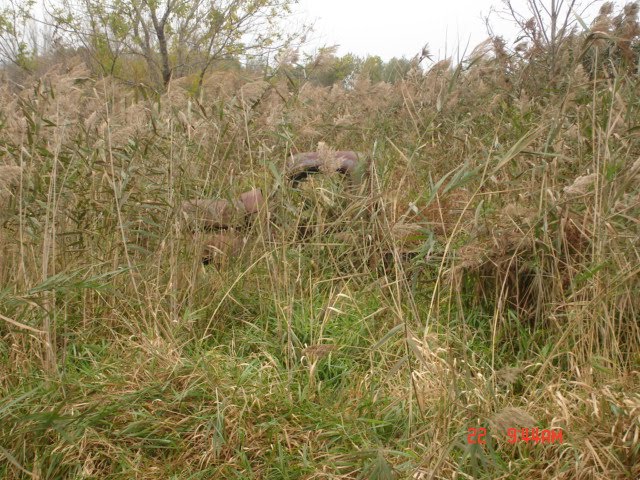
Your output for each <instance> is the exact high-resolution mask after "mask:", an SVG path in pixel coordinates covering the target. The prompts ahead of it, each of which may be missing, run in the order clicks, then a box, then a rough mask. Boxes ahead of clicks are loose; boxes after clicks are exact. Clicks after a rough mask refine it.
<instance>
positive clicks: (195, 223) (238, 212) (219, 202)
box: [181, 188, 264, 230]
mask: <svg viewBox="0 0 640 480" xmlns="http://www.w3.org/2000/svg"><path fill="white" fill-rule="evenodd" d="M263 203H264V198H263V196H262V192H261V191H260V189H257V188H254V189H253V190H249V191H248V192H244V193H242V194H241V195H240V197H239V198H238V199H237V200H234V201H229V200H224V199H206V198H193V199H190V200H185V201H183V202H182V205H181V211H182V215H183V216H184V218H185V219H186V220H187V221H188V222H189V224H190V225H191V227H192V228H193V229H196V230H224V229H228V228H232V227H240V226H242V225H244V224H245V223H246V221H247V217H250V216H251V215H253V214H255V213H257V212H258V210H259V209H260V207H261V206H262V204H263Z"/></svg>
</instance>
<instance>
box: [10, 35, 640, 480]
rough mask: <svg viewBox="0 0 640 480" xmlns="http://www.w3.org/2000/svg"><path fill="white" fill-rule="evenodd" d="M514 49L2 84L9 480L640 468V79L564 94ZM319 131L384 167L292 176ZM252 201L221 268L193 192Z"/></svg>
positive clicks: (604, 76) (611, 472) (572, 473)
mask: <svg viewBox="0 0 640 480" xmlns="http://www.w3.org/2000/svg"><path fill="white" fill-rule="evenodd" d="M578 40H579V39H575V41H574V42H568V43H567V45H568V46H567V47H566V48H574V46H575V45H578V47H580V48H579V49H580V51H583V50H584V45H591V44H589V43H588V38H587V40H585V41H584V42H585V43H580V42H579V41H578ZM499 47H500V45H499V44H497V45H496V44H491V43H488V44H485V45H483V46H482V47H481V48H479V49H476V50H474V53H473V54H472V56H471V57H470V59H469V60H468V61H467V62H463V63H461V64H460V65H457V66H452V65H451V63H450V62H441V63H438V64H435V65H433V66H432V67H431V68H430V69H429V70H428V71H426V72H424V73H419V72H415V73H412V74H411V75H409V76H408V77H407V78H406V79H405V80H404V81H401V82H398V83H397V84H395V85H388V84H385V83H377V84H372V83H371V82H369V81H368V80H365V79H360V80H358V81H356V82H355V84H354V86H353V88H350V89H345V88H342V87H340V86H334V87H333V88H321V87H317V86H313V85H311V84H305V85H302V87H301V88H300V89H299V90H296V92H295V95H289V93H288V86H287V83H286V81H285V80H282V79H279V78H278V77H277V76H276V77H273V78H272V79H271V80H270V81H266V80H262V79H256V78H237V77H236V76H237V75H238V74H237V73H226V74H219V73H216V74H214V75H213V76H215V78H213V76H212V79H209V80H208V81H205V82H204V88H203V91H202V92H201V94H200V95H199V96H197V97H194V96H192V95H191V94H190V93H189V92H188V90H187V89H186V88H183V87H184V86H182V85H181V83H180V80H179V79H178V80H176V81H175V82H174V84H173V85H171V86H170V89H169V92H168V93H167V94H165V95H163V96H160V97H157V96H152V95H150V94H148V92H145V91H144V90H140V89H138V90H132V89H130V88H125V87H123V86H120V85H118V84H117V83H116V82H113V81H111V80H110V79H108V78H107V79H95V78H93V77H92V76H91V74H90V72H88V71H87V70H86V68H85V67H84V66H83V65H81V64H80V63H77V61H76V60H74V59H70V60H68V65H61V66H58V67H55V68H53V69H52V70H51V71H50V72H48V73H47V74H46V75H44V76H43V77H42V78H38V79H33V82H32V84H30V85H29V86H28V87H25V88H24V89H22V90H19V91H17V90H15V88H13V87H11V86H9V85H4V86H3V87H2V92H1V96H2V104H1V105H2V107H0V108H1V109H2V110H1V112H2V114H1V115H2V124H1V125H2V128H1V129H0V142H1V143H0V148H1V151H2V162H3V163H4V164H6V166H3V167H0V175H1V176H2V177H1V178H0V186H1V187H2V190H1V196H0V199H1V201H2V222H3V223H2V228H1V230H0V258H1V265H0V281H1V283H0V315H1V316H0V337H1V338H2V342H0V392H2V395H1V397H2V401H1V402H0V432H1V435H0V458H1V460H0V476H2V477H3V478H7V479H12V478H23V477H24V478H27V477H32V478H42V479H44V478H46V479H54V478H123V479H125V478H127V479H128V478H149V479H152V478H153V479H157V478H192V479H196V478H203V479H204V478H273V479H281V478H372V479H373V478H378V479H388V478H415V479H428V478H511V477H515V476H522V475H528V476H529V477H531V478H567V479H573V478H585V479H587V478H594V479H595V478H637V477H638V476H639V475H640V470H639V469H638V468H639V467H638V466H639V465H640V443H639V442H638V438H639V435H640V423H639V421H638V418H640V396H639V389H638V380H639V379H638V369H639V367H640V364H639V361H640V353H639V352H640V348H639V347H640V345H639V343H640V327H639V326H638V315H639V311H640V303H639V299H640V296H639V293H640V291H639V288H638V287H639V285H638V282H639V280H638V279H640V275H638V274H639V273H640V272H639V270H638V265H639V263H640V262H639V260H640V251H639V250H638V243H637V239H638V236H639V234H640V228H639V227H640V225H639V223H638V218H640V204H639V200H640V197H639V194H640V193H639V192H640V167H639V165H640V164H639V163H638V160H637V159H638V157H639V155H640V148H639V145H638V136H637V128H638V123H639V122H638V119H639V118H640V117H639V115H638V113H639V112H638V109H639V105H638V101H637V93H636V92H637V88H638V79H637V75H632V74H627V73H623V72H619V74H618V75H617V76H611V75H610V74H609V73H606V72H604V71H602V72H601V71H598V70H594V71H593V72H591V73H589V72H585V67H584V66H583V63H582V62H581V61H579V59H576V58H575V57H571V56H570V55H568V54H567V55H566V56H564V57H561V58H562V61H563V62H565V63H564V64H563V65H562V68H559V69H558V71H557V73H556V75H557V80H558V82H557V85H558V86H554V88H550V89H549V90H545V89H544V88H543V87H541V86H540V82H539V81H537V80H538V79H536V78H535V74H532V73H531V71H530V69H528V68H527V64H526V62H524V61H521V62H520V63H519V62H517V61H514V60H507V59H505V58H504V57H503V56H501V55H498V54H497V53H500V52H499V51H498V50H495V49H498V48H499ZM578 47H575V48H578ZM590 48H591V49H590V50H588V52H589V55H591V57H589V58H598V57H597V54H598V53H597V52H600V54H602V52H603V50H602V49H600V50H597V49H596V47H595V46H593V45H591V46H590ZM496 52H497V53H496ZM571 58H574V59H573V60H571ZM507 62H510V63H507ZM595 64H596V65H600V64H601V63H598V62H595ZM603 68H604V67H603ZM605 70H606V69H605ZM607 71H608V70H607ZM64 72H68V73H64ZM505 79H508V80H509V82H506V83H505ZM208 88H209V89H210V90H207V89H208ZM258 100H259V101H258ZM318 142H326V144H327V145H328V146H329V147H332V148H352V149H354V150H360V151H364V152H367V153H368V154H369V155H370V157H371V159H372V161H371V164H370V166H369V168H368V169H367V171H366V172H361V175H360V176H359V178H358V179H357V181H355V182H352V181H349V180H347V179H344V178H341V177H340V176H337V177H336V176H333V175H318V176H315V177H313V178H312V179H311V180H310V181H309V182H307V183H306V184H301V185H300V188H298V189H292V188H290V187H289V186H288V185H287V183H286V180H285V178H284V173H283V172H284V168H285V164H286V159H287V156H288V154H289V152H290V151H292V150H298V151H303V150H306V149H313V148H316V146H317V145H318ZM254 187H259V188H262V190H263V192H265V196H266V197H268V208H264V209H263V210H262V211H261V212H259V214H258V215H257V217H256V218H255V219H254V221H253V223H252V224H251V225H249V226H246V227H245V228H242V229H240V230H239V231H238V235H239V237H240V238H241V239H242V247H241V249H240V252H239V253H236V254H231V255H230V254H229V253H228V252H227V253H225V252H224V251H220V252H219V254H220V255H219V258H218V259H217V260H216V262H214V263H213V264H211V265H209V266H203V265H202V263H201V253H202V241H201V237H200V236H199V234H198V233H195V234H194V233H193V232H190V231H189V230H188V229H187V228H186V227H185V225H184V221H183V219H182V218H181V217H180V212H179V205H180V202H181V201H182V200H183V199H188V198H193V197H197V196H204V197H220V198H235V196H237V195H238V194H239V193H240V192H243V191H246V190H248V189H250V188H254ZM520 424H523V425H524V424H534V425H536V426H539V427H541V428H556V429H557V428H561V429H562V430H563V431H564V443H563V444H562V445H534V444H518V445H515V446H513V445H509V444H507V443H506V442H505V438H506V435H505V432H503V431H502V430H504V429H505V428H507V427H511V426H514V427H515V426H519V425H520ZM475 426H485V427H487V428H488V429H489V432H490V437H491V441H490V442H489V444H488V445H487V446H486V447H478V446H477V445H475V446H474V445H468V444H467V443H466V438H467V429H468V428H469V427H475Z"/></svg>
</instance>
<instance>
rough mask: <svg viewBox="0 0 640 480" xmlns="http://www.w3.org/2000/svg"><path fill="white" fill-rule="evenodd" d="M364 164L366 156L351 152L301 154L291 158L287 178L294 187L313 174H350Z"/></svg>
mask: <svg viewBox="0 0 640 480" xmlns="http://www.w3.org/2000/svg"><path fill="white" fill-rule="evenodd" d="M364 162H366V155H365V154H364V153H361V152H355V151H352V150H339V151H336V152H303V153H297V154H295V155H292V156H291V160H290V161H289V165H288V167H287V178H289V180H290V181H291V182H292V184H293V186H296V185H297V184H298V183H300V182H301V181H302V180H305V179H306V178H307V177H308V176H309V175H311V174H313V173H319V172H322V173H332V172H339V173H343V174H352V173H353V172H355V171H356V169H357V168H358V167H360V166H361V165H362V164H364Z"/></svg>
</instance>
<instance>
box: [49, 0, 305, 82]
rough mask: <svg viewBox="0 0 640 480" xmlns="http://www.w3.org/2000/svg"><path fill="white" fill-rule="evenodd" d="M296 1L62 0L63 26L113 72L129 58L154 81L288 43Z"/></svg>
mask: <svg viewBox="0 0 640 480" xmlns="http://www.w3.org/2000/svg"><path fill="white" fill-rule="evenodd" d="M294 2H295V0H221V1H219V0H108V1H106V2H103V1H101V0H62V3H63V5H64V11H67V12H68V11H73V12H77V14H74V16H73V17H69V16H65V15H58V16H57V17H56V23H58V24H62V25H64V27H65V28H68V29H70V30H72V31H73V32H74V36H75V41H76V42H79V43H80V44H81V45H84V46H85V47H87V48H88V49H89V51H90V52H91V53H92V54H93V56H94V60H95V61H96V62H97V63H98V65H99V66H100V67H101V68H102V69H103V70H104V72H105V73H111V74H113V73H117V71H118V65H119V63H120V62H121V61H122V59H123V58H128V59H130V58H136V57H137V58H139V59H142V61H143V62H144V64H145V70H146V76H147V78H146V81H147V83H150V84H154V85H157V86H163V87H166V86H167V85H168V83H169V81H170V80H171V78H172V77H173V76H182V75H185V74H193V73H195V74H197V75H198V77H199V84H201V83H202V78H203V77H204V75H205V74H206V72H207V71H208V70H209V69H210V68H211V66H212V65H213V64H214V63H215V62H216V61H219V60H221V59H228V58H230V57H238V56H240V55H244V54H248V53H251V52H257V51H264V50H273V49H277V48H280V47H282V46H284V45H286V44H287V43H288V42H289V41H290V40H291V39H292V38H293V37H294V36H295V35H294V34H287V33H284V32H283V31H282V29H280V28H279V26H278V24H277V22H278V20H279V19H281V18H282V16H283V15H286V14H287V13H289V12H290V8H291V6H292V4H293V3H294Z"/></svg>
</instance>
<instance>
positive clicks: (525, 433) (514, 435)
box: [507, 428, 563, 444]
mask: <svg viewBox="0 0 640 480" xmlns="http://www.w3.org/2000/svg"><path fill="white" fill-rule="evenodd" d="M562 433H563V431H562V430H560V429H555V430H547V429H545V430H540V429H538V428H508V429H507V442H509V443H511V444H513V443H517V442H518V441H520V442H525V443H562V441H563V440H562Z"/></svg>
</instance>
